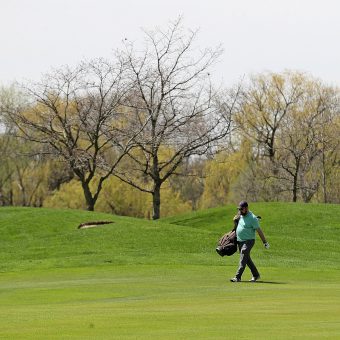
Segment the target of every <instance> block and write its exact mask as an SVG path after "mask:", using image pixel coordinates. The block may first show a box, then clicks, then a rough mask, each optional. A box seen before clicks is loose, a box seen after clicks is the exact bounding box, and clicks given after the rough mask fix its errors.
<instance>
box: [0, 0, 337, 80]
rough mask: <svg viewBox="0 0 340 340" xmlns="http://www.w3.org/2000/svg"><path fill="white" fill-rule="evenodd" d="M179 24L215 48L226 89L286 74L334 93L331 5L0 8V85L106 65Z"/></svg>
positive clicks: (92, 1) (125, 1)
mask: <svg viewBox="0 0 340 340" xmlns="http://www.w3.org/2000/svg"><path fill="white" fill-rule="evenodd" d="M179 15H181V16H183V23H184V25H185V26H186V27H188V28H191V29H196V28H199V35H198V41H197V42H198V43H199V45H200V46H202V47H213V46H216V45H218V44H219V43H221V44H222V45H223V47H224V50H225V52H224V54H223V56H222V58H221V61H220V63H219V64H218V65H217V66H216V72H217V74H218V75H219V76H220V77H221V79H222V80H223V81H224V82H225V83H226V84H234V83H236V82H237V81H238V80H240V79H241V78H242V77H243V76H247V75H249V74H253V73H259V72H264V71H274V72H282V71H284V70H285V69H289V70H299V71H304V72H308V73H310V74H311V75H313V76H315V77H318V78H321V79H322V80H324V81H325V82H327V83H330V84H333V85H337V86H340V1H338V0H281V1H277V0H233V1H230V0H204V1H203V0H167V1H162V0H143V1H142V0H111V1H110V0H0V46H1V53H0V84H3V85H7V84H9V83H10V82H12V81H14V80H17V81H22V80H25V79H33V80H38V79H39V78H40V77H41V74H42V73H45V72H48V71H49V70H50V69H51V67H59V66H61V65H65V64H68V65H74V64H76V63H77V62H79V61H81V60H82V59H87V58H93V57H110V55H112V51H113V50H114V49H117V48H119V47H120V46H121V41H122V39H124V38H127V39H129V40H132V41H140V40H141V39H143V33H142V31H141V28H146V29H153V28H155V27H156V26H165V27H166V26H167V25H168V23H169V21H170V20H174V19H176V18H177V17H178V16H179Z"/></svg>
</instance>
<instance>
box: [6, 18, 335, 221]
mask: <svg viewBox="0 0 340 340" xmlns="http://www.w3.org/2000/svg"><path fill="white" fill-rule="evenodd" d="M144 34H145V38H146V40H145V41H146V43H145V46H144V47H143V48H142V49H141V48H138V47H136V46H134V44H132V43H130V42H129V41H125V42H124V46H123V48H122V49H121V50H118V51H116V52H115V54H114V57H113V58H112V60H104V59H96V60H90V61H83V62H81V63H79V64H78V65H77V66H75V67H73V68H71V67H69V66H65V67H62V68H59V69H56V70H53V71H51V72H50V73H48V74H46V75H44V76H43V77H41V80H40V81H38V82H31V83H29V84H21V85H20V86H19V85H15V86H12V87H7V88H2V89H1V92H0V119H1V127H2V130H1V135H0V148H1V154H2V157H3V158H2V162H1V165H0V167H1V175H0V204H1V205H23V206H51V207H74V208H84V209H88V210H94V209H97V210H103V211H108V212H112V213H118V214H124V215H131V216H144V217H149V218H151V217H152V218H153V219H158V218H159V217H160V216H161V206H162V216H166V215H169V214H173V213H178V212H182V211H186V210H190V209H198V208H201V207H213V206H217V205H222V204H226V203H228V202H234V201H237V200H239V199H240V198H246V199H249V200H253V201H259V200H261V201H273V200H280V201H281V200H284V201H293V202H296V201H303V202H311V201H316V202H325V203H329V202H334V203H339V202H340V172H339V165H340V157H339V156H340V152H339V151H340V146H339V137H338V136H339V135H340V114H339V113H340V102H339V98H340V97H339V89H337V88H335V87H333V86H329V85H326V84H324V83H323V82H322V81H320V80H318V79H314V78H313V77H311V76H310V75H307V74H304V73H299V72H288V71H286V72H282V73H280V74H277V73H270V72H268V73H264V74H259V75H255V76H250V77H249V78H248V79H247V80H244V81H243V82H242V83H241V84H236V85H235V86H234V87H231V88H225V87H223V86H221V85H220V86H216V85H215V84H214V82H213V80H212V79H213V73H212V72H213V71H212V69H213V66H214V64H215V63H216V62H217V61H218V60H219V58H220V57H221V55H222V49H221V48H220V47H216V48H207V49H204V50H202V49H199V48H195V43H196V40H195V39H196V35H197V32H192V31H189V30H185V29H184V27H183V26H182V23H181V20H180V19H179V20H177V21H175V22H173V23H172V24H170V25H169V26H168V27H167V28H166V29H164V30H163V29H156V30H154V31H145V32H144ZM161 202H162V205H161Z"/></svg>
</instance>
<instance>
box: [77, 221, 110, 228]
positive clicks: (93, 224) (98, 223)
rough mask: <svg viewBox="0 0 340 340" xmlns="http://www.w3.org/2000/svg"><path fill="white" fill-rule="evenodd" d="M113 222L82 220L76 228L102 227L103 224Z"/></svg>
mask: <svg viewBox="0 0 340 340" xmlns="http://www.w3.org/2000/svg"><path fill="white" fill-rule="evenodd" d="M111 223H114V222H113V221H92V222H84V223H81V224H79V225H78V229H88V228H96V227H102V226H103V225H105V224H111Z"/></svg>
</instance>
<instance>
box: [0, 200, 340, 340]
mask: <svg viewBox="0 0 340 340" xmlns="http://www.w3.org/2000/svg"><path fill="white" fill-rule="evenodd" d="M250 208H251V210H253V211H254V213H256V214H258V215H261V216H262V223H261V225H262V228H263V230H264V231H265V234H266V236H267V238H268V240H269V242H270V244H271V249H270V250H265V249H264V248H263V246H262V245H261V244H260V243H261V242H257V244H256V246H255V249H254V250H253V259H254V261H255V262H256V264H257V266H258V268H259V270H260V272H261V275H262V279H263V282H262V283H256V284H251V283H247V282H242V283H237V284H232V283H230V282H228V279H229V277H231V276H233V274H234V273H235V270H236V267H237V262H238V256H237V255H235V256H232V257H229V258H220V257H219V256H218V255H217V254H216V253H215V250H214V247H215V244H216V240H217V239H218V237H219V236H220V235H221V234H222V233H224V232H225V231H227V230H229V229H230V228H231V219H232V217H233V214H234V213H235V212H236V211H235V207H232V206H228V207H223V208H217V209H211V210H206V211H201V212H198V213H195V214H187V215H182V216H177V217H173V218H168V219H164V220H160V221H157V222H152V221H146V220H138V219H133V218H124V217H117V216H110V215H106V214H100V213H89V212H84V211H72V210H49V209H31V208H1V209H0V232H1V239H0V245H1V247H0V301H1V304H0V338H1V339H249V338H251V339H292V338H294V339H310V338H312V339H313V338H314V339H322V338H325V339H338V338H339V334H340V322H339V318H338V315H340V272H339V269H340V268H339V261H338V258H339V255H340V254H339V253H340V249H339V246H338V244H339V241H340V222H339V216H340V207H339V206H338V205H304V204H283V203H262V204H261V203H258V204H253V205H252V206H251V207H250ZM110 219H112V220H114V221H115V223H114V224H110V225H105V226H102V227H98V228H91V229H85V230H78V229H77V226H78V225H79V224H80V223H82V222H86V221H91V220H110ZM249 278H250V273H249V271H247V270H246V272H245V274H244V279H249Z"/></svg>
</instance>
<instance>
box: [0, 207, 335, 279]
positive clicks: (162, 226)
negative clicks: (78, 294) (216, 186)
mask: <svg viewBox="0 0 340 340" xmlns="http://www.w3.org/2000/svg"><path fill="white" fill-rule="evenodd" d="M250 208H251V210H253V211H254V213H256V214H257V215H261V216H262V221H261V227H262V229H263V230H264V232H265V234H266V236H267V238H268V240H269V242H270V244H271V249H270V251H266V250H265V249H263V247H262V244H261V242H260V240H259V239H257V241H258V242H257V244H256V246H255V247H256V248H255V249H258V250H256V251H254V254H257V255H256V257H257V258H258V259H257V261H259V264H260V265H264V266H274V267H278V266H279V267H281V266H289V267H291V266H295V267H296V266H304V267H314V266H315V265H318V266H321V265H322V266H324V267H330V268H338V269H339V268H340V262H339V261H334V259H335V258H339V257H340V247H339V246H338V244H339V242H340V222H339V216H340V206H338V205H305V204H289V203H257V204H253V205H252V206H251V207H250ZM235 213H236V209H235V207H233V206H228V207H222V208H215V209H209V210H205V211H200V212H197V213H191V214H187V215H182V216H176V217H172V218H167V219H163V220H160V221H157V222H155V221H147V220H140V219H134V218H128V217H119V216H112V215H107V214H102V213H90V212H86V211H74V210H50V209H34V208H1V209H0V232H1V249H0V271H2V272H6V271H16V270H29V269H33V268H62V267H84V266H97V265H121V264H162V265H163V264H192V265H225V263H226V262H227V263H231V264H233V265H234V264H235V260H236V261H237V259H236V256H234V257H230V258H225V259H222V258H219V257H218V256H217V254H216V253H215V250H214V249H215V245H216V241H217V239H218V238H219V237H220V236H221V235H222V234H223V233H224V232H226V231H228V230H229V229H231V227H232V223H231V221H232V217H233V216H234V214H235ZM93 220H112V221H114V222H115V223H114V224H109V225H104V226H101V227H98V228H92V229H83V230H79V229H77V226H78V225H79V224H80V223H82V222H85V221H93ZM254 256H255V255H254ZM234 258H235V259H234ZM226 259H227V260H226Z"/></svg>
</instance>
